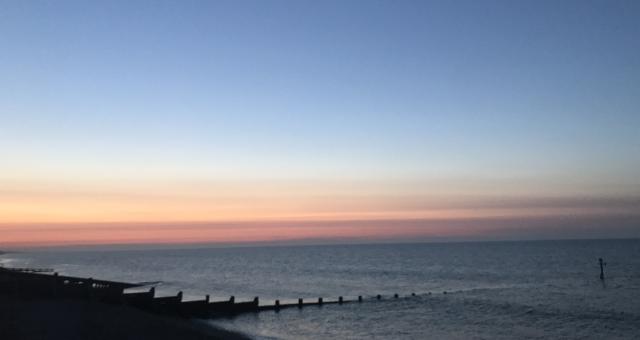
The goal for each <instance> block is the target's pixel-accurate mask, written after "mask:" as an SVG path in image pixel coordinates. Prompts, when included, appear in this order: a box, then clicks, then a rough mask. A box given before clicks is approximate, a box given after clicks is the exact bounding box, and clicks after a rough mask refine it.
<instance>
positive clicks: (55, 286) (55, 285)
mask: <svg viewBox="0 0 640 340" xmlns="http://www.w3.org/2000/svg"><path fill="white" fill-rule="evenodd" d="M51 293H52V294H53V297H54V298H55V297H58V272H55V273H53V289H52V291H51Z"/></svg>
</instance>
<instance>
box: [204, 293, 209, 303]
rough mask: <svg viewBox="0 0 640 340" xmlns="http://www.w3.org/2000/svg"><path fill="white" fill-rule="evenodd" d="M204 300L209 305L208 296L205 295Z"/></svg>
mask: <svg viewBox="0 0 640 340" xmlns="http://www.w3.org/2000/svg"><path fill="white" fill-rule="evenodd" d="M204 300H205V301H206V302H207V303H209V294H207V295H205V297H204Z"/></svg>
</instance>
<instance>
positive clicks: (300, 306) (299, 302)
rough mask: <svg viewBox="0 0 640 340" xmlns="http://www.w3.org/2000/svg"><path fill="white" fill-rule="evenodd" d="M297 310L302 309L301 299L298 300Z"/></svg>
mask: <svg viewBox="0 0 640 340" xmlns="http://www.w3.org/2000/svg"><path fill="white" fill-rule="evenodd" d="M298 308H302V298H299V299H298Z"/></svg>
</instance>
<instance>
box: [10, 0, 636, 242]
mask: <svg viewBox="0 0 640 340" xmlns="http://www.w3.org/2000/svg"><path fill="white" fill-rule="evenodd" d="M638 37H640V2H638V1H621V0H615V1H568V0H567V1H490V0H486V1H373V0H372V1H355V0H349V1H142V0H140V1H138V0H136V1H106V2H96V1H13V0H9V1H7V0H0V247H5V248H10V247H14V246H41V245H70V244H111V243H194V242H205V243H206V242H212V243H223V244H224V243H252V242H254V243H255V242H258V243H260V242H262V243H264V242H266V243H269V242H279V243H282V242H284V243H287V242H290V243H299V242H303V243H304V242H310V243H313V242H316V243H317V242H329V243H331V242H390V241H398V242H400V241H430V240H499V239H550V238H601V237H623V238H626V237H640V176H638V169H640V39H638Z"/></svg>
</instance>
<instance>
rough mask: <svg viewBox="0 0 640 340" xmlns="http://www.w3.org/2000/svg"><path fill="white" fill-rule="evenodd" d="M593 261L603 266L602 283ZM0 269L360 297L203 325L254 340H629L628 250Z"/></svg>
mask: <svg viewBox="0 0 640 340" xmlns="http://www.w3.org/2000/svg"><path fill="white" fill-rule="evenodd" d="M599 257H603V258H604V259H605V261H606V262H607V265H606V267H605V274H606V280H605V281H604V282H602V281H601V280H600V279H599V278H598V275H599V267H598V262H597V260H598V258H599ZM0 259H2V261H3V263H4V264H5V265H7V266H9V265H11V266H20V267H22V266H32V267H51V268H54V269H56V270H57V271H59V272H61V273H62V274H68V275H76V276H83V277H95V278H103V279H112V280H124V281H133V282H140V281H161V284H160V285H158V287H157V292H158V295H174V294H175V293H176V292H177V291H179V290H182V291H184V294H185V298H186V299H200V298H202V297H203V296H204V295H205V294H210V295H211V297H212V299H213V300H216V299H218V300H223V299H225V300H226V299H228V298H229V296H231V295H234V296H235V297H236V300H237V301H244V300H250V299H252V298H253V297H254V296H259V297H260V299H261V304H272V303H273V300H274V299H280V300H281V302H283V303H286V302H294V301H296V300H297V298H299V297H301V298H305V299H306V300H309V299H313V300H315V299H317V298H318V297H323V298H325V300H331V299H336V298H337V297H338V296H344V297H345V299H355V298H356V297H357V296H358V295H363V296H364V297H365V301H364V302H363V303H353V304H345V305H325V306H322V307H317V306H311V307H306V308H303V309H301V310H298V309H297V308H292V309H284V310H281V311H279V312H275V311H265V312H261V313H256V314H247V315H242V316H238V317H235V318H229V319H218V320H205V321H203V322H205V323H211V324H213V325H216V326H219V327H223V328H227V329H230V330H238V331H241V332H244V333H245V334H249V335H250V336H252V337H255V338H260V339H325V338H362V339H365V338H406V339H425V338H427V339H429V338H433V339H437V338H454V339H456V338H457V339H468V338H484V339H515V338H518V339H522V338H525V339H527V338H528V339H536V338H569V339H578V338H580V339H583V338H593V339H599V338H609V339H631V338H638V337H640V303H638V301H640V240H585V241H530V242H486V243H433V244H394V245H391V244H389V245H332V246H290V247H251V248H249V247H247V248H245V247H242V248H206V249H205V248H199V249H173V250H168V249H164V250H126V251H125V250H118V251H55V252H27V253H13V254H5V255H3V256H2V257H0ZM444 292H447V294H444ZM394 293H398V294H399V295H400V298H399V299H394V298H393V297H392V295H393V294H394ZM411 293H416V296H411ZM428 293H431V294H428ZM376 294H382V295H383V299H382V300H381V301H377V300H375V298H374V296H375V295H376Z"/></svg>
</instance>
